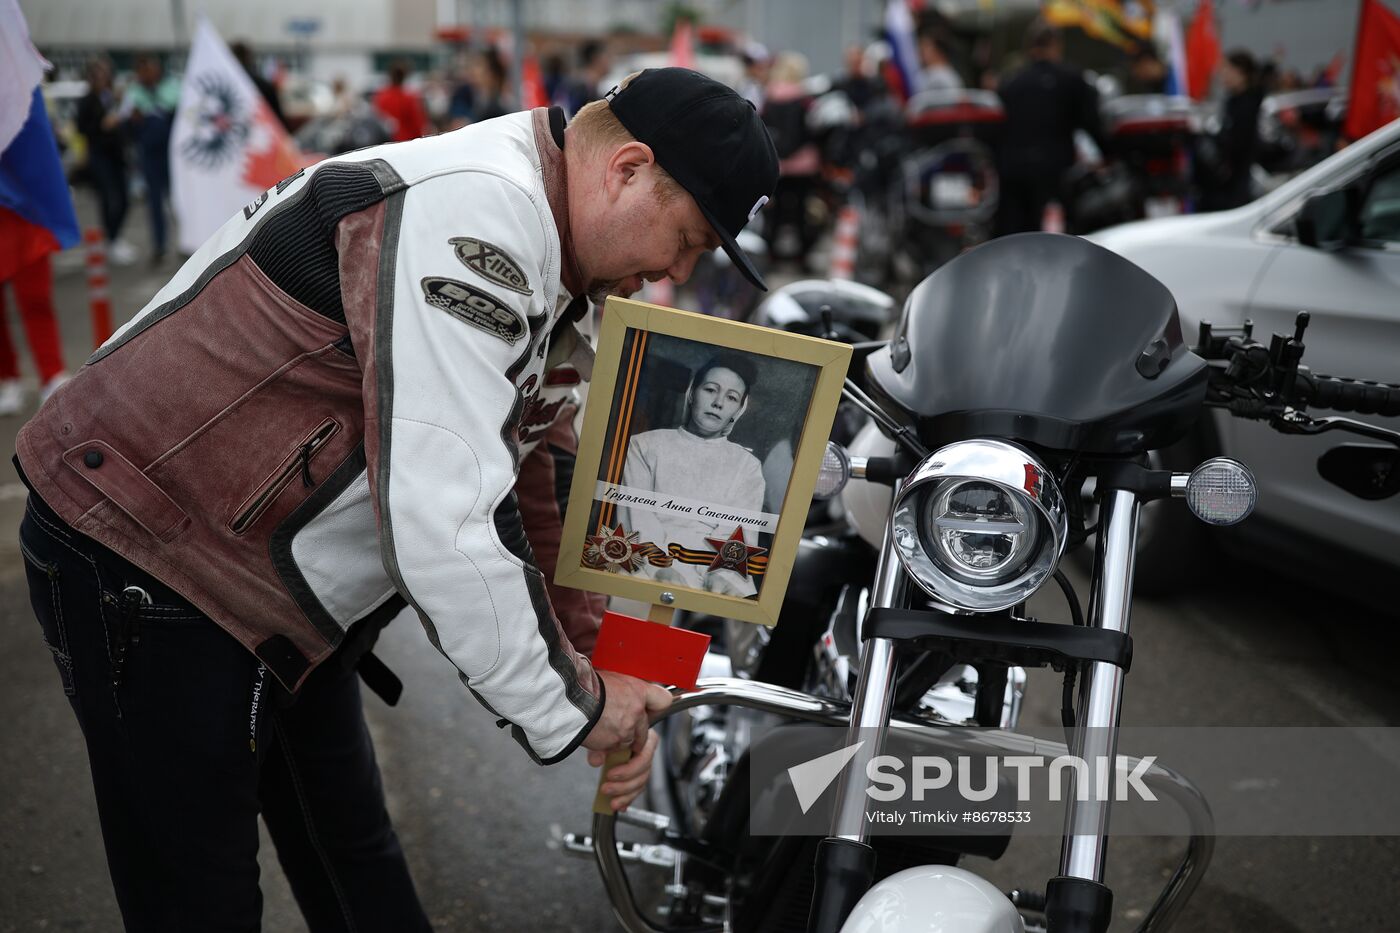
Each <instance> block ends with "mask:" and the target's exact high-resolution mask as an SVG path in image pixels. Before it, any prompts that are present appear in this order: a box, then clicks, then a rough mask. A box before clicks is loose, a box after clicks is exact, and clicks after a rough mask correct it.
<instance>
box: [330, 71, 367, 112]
mask: <svg viewBox="0 0 1400 933" xmlns="http://www.w3.org/2000/svg"><path fill="white" fill-rule="evenodd" d="M331 99H332V100H334V101H335V103H333V104H332V105H331V111H332V113H334V114H335V115H336V116H337V117H349V116H352V115H353V114H354V113H355V111H357V110H359V109H360V104H361V101H360V99H359V98H358V97H356V96H355V93H354V92H353V91H351V90H350V83H349V82H348V81H346V80H345V76H344V75H336V76H335V77H334V78H333V79H331Z"/></svg>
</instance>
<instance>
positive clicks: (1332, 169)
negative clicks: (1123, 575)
mask: <svg viewBox="0 0 1400 933" xmlns="http://www.w3.org/2000/svg"><path fill="white" fill-rule="evenodd" d="M1300 220H1301V223H1300ZM1089 239H1091V240H1093V241H1094V242H1097V243H1099V244H1100V245H1102V246H1105V247H1107V248H1109V249H1111V250H1113V251H1114V252H1116V253H1119V254H1120V255H1122V256H1124V257H1126V258H1127V259H1130V260H1132V261H1133V262H1135V263H1137V264H1138V265H1139V266H1141V267H1142V268H1144V269H1146V270H1147V271H1148V272H1150V273H1151V274H1152V275H1154V276H1155V277H1156V278H1157V279H1159V280H1160V281H1161V282H1162V283H1163V284H1165V285H1166V286H1167V287H1168V288H1169V289H1171V292H1172V294H1173V295H1174V296H1175V297H1176V302H1177V306H1178V309H1179V312H1180V314H1181V320H1182V329H1183V332H1184V335H1185V337H1186V340H1187V342H1188V344H1194V343H1195V340H1196V334H1197V330H1198V327H1199V324H1200V322H1202V321H1210V322H1212V323H1215V324H1239V323H1240V322H1242V321H1244V320H1245V319H1250V320H1252V321H1253V322H1254V338H1255V339H1256V340H1259V341H1261V342H1263V343H1265V344H1266V345H1267V343H1268V341H1269V336H1270V335H1271V334H1273V333H1275V332H1278V333H1287V334H1291V333H1292V332H1293V322H1294V318H1295V317H1296V315H1297V313H1298V312H1299V311H1309V312H1311V314H1312V323H1311V326H1310V328H1309V330H1308V332H1307V336H1306V338H1305V340H1304V343H1305V345H1306V347H1307V350H1306V352H1305V354H1304V356H1303V363H1304V364H1305V365H1307V366H1309V367H1311V368H1312V370H1313V371H1314V372H1318V373H1327V374H1331V375H1336V376H1348V377H1352V378H1357V379H1371V380H1377V381H1380V382H1389V383H1396V382H1400V120H1397V121H1395V122H1393V123H1391V124H1390V125H1388V126H1386V127H1383V128H1382V129H1380V130H1377V131H1376V132H1375V133H1372V134H1371V135H1370V136H1367V137H1366V138H1365V139H1363V140H1361V141H1360V142H1357V143H1355V144H1353V145H1352V146H1350V147H1348V148H1346V149H1344V150H1342V151H1341V152H1338V153H1336V154H1335V155H1333V156H1331V157H1330V158H1328V159H1326V160H1325V161H1323V162H1321V163H1319V164H1318V165H1316V166H1314V167H1313V168H1311V169H1309V170H1308V171H1306V172H1304V173H1303V174H1301V175H1299V176H1297V177H1296V178H1294V179H1292V180H1290V181H1288V182H1286V183H1285V184H1283V185H1281V186H1280V187H1279V188H1277V189H1276V190H1274V191H1272V192H1271V193H1269V194H1267V195H1265V196H1264V197H1262V198H1260V199H1259V200H1257V201H1255V202H1253V203H1251V204H1248V205H1246V206H1244V207H1241V208H1237V209H1235V210H1232V211H1224V212H1221V213H1216V214H1196V215H1187V216H1181V217H1171V218H1164V219H1159V220H1149V221H1142V222H1139V223H1131V224H1125V225H1123V226H1119V227H1114V228H1111V229H1108V230H1103V231H1100V232H1098V233H1095V234H1093V235H1091V236H1090V237H1089ZM1123 311H1124V313H1125V314H1129V313H1132V309H1131V308H1124V309H1123ZM1319 414H1325V413H1319ZM1213 415H1214V417H1212V418H1210V419H1204V420H1203V423H1202V425H1201V428H1200V429H1199V430H1198V432H1197V434H1196V435H1195V436H1193V437H1192V438H1191V439H1190V441H1189V442H1187V443H1186V444H1185V445H1183V448H1184V449H1180V450H1176V451H1174V452H1173V453H1172V454H1169V455H1168V457H1169V459H1170V458H1171V457H1175V458H1176V459H1177V460H1182V459H1189V458H1190V457H1200V456H1211V455H1214V454H1224V455H1226V456H1231V457H1236V458H1238V459H1239V460H1241V461H1243V462H1244V463H1246V464H1248V465H1249V467H1250V468H1251V469H1252V470H1253V471H1254V473H1255V476H1256V477H1257V479H1258V482H1259V505H1258V508H1257V509H1256V511H1255V514H1254V515H1253V516H1252V517H1251V518H1250V519H1249V520H1248V521H1246V522H1244V523H1243V524H1242V525H1240V526H1239V527H1238V529H1236V530H1232V531H1231V533H1228V534H1225V535H1222V538H1223V540H1224V541H1226V542H1227V543H1231V544H1244V543H1248V545H1249V547H1250V550H1251V551H1252V552H1253V553H1255V554H1259V553H1261V552H1259V551H1258V550H1257V546H1258V545H1260V544H1265V545H1270V546H1271V547H1270V550H1269V551H1268V553H1269V554H1271V555H1277V554H1278V548H1279V546H1281V547H1282V548H1284V549H1285V550H1287V551H1290V552H1292V553H1293V555H1294V556H1298V557H1301V558H1303V559H1304V560H1305V563H1303V564H1302V566H1305V567H1308V568H1310V569H1313V568H1315V570H1313V572H1314V573H1316V575H1317V577H1318V579H1319V582H1322V581H1324V580H1325V581H1326V582H1327V583H1328V584H1330V585H1331V586H1333V587H1335V588H1339V589H1345V590H1348V591H1350V592H1353V593H1355V594H1357V595H1360V596H1370V597H1374V596H1377V595H1379V593H1380V591H1381V589H1382V588H1388V589H1390V590H1391V593H1392V595H1393V593H1394V590H1393V583H1392V584H1384V583H1383V582H1382V581H1384V580H1386V579H1393V574H1394V572H1395V570H1396V569H1397V568H1400V497H1392V498H1391V499H1387V500H1381V501H1369V502H1368V501H1365V500H1362V499H1360V498H1357V497H1355V496H1352V495H1350V494H1348V493H1346V492H1344V491H1343V490H1341V489H1340V488H1338V487H1336V486H1333V485H1332V484H1330V483H1328V482H1327V481H1325V480H1323V479H1322V478H1321V477H1320V476H1319V475H1318V471H1317V460H1318V458H1319V457H1320V456H1321V455H1322V454H1324V453H1326V452H1327V451H1328V450H1330V449H1332V448H1334V447H1336V446H1338V445H1340V444H1344V443H1346V444H1355V443H1361V444H1366V443H1372V444H1373V443H1374V442H1370V441H1366V440H1365V439H1363V438H1360V437H1357V436H1356V435H1351V434H1345V433H1342V432H1330V433H1328V434H1324V435H1321V436H1318V437H1296V436H1286V435H1282V434H1279V433H1277V432H1275V431H1273V430H1272V429H1270V428H1269V427H1268V426H1266V425H1263V424H1259V423H1256V422H1251V421H1244V420H1241V419H1238V418H1231V417H1229V416H1228V415H1225V414H1223V413H1221V412H1215V413H1213ZM1360 418H1361V420H1365V421H1371V422H1373V423H1376V424H1380V425H1382V426H1384V427H1387V428H1389V429H1391V430H1397V429H1400V418H1388V419H1381V418H1375V417H1373V416H1360ZM1171 465H1172V466H1173V467H1180V466H1184V465H1185V464H1184V463H1171ZM1169 505H1170V504H1168V506H1169ZM1154 508H1156V509H1159V510H1162V511H1159V514H1158V515H1157V516H1155V518H1156V519H1157V521H1156V523H1155V525H1156V528H1155V529H1154V532H1160V535H1158V536H1157V541H1155V542H1153V544H1151V545H1149V546H1156V545H1158V544H1162V545H1165V544H1167V543H1170V544H1171V545H1172V548H1171V549H1172V550H1173V551H1175V552H1176V553H1177V554H1178V555H1180V554H1182V553H1186V552H1184V551H1181V550H1179V548H1181V547H1182V546H1183V545H1187V546H1189V545H1190V544H1192V543H1193V542H1189V541H1182V540H1181V535H1183V534H1189V533H1190V532H1189V531H1188V530H1187V529H1186V528H1185V526H1184V525H1183V524H1182V523H1179V522H1177V521H1175V520H1174V519H1171V518H1168V513H1167V512H1166V511H1165V510H1163V507H1162V506H1156V507H1154ZM1173 511H1184V510H1173ZM1232 550H1234V548H1232ZM1157 556H1159V557H1160V556H1161V555H1157ZM1176 560H1177V561H1179V560H1180V557H1179V556H1178V557H1177V558H1176ZM1156 563H1158V564H1160V563H1161V560H1157V561H1156ZM1145 565H1146V562H1143V564H1140V566H1145ZM1177 579H1178V581H1179V580H1180V577H1179V576H1178V578H1177ZM1145 588H1148V589H1151V588H1157V589H1160V588H1161V587H1154V586H1153V585H1152V583H1151V582H1147V583H1146V586H1145Z"/></svg>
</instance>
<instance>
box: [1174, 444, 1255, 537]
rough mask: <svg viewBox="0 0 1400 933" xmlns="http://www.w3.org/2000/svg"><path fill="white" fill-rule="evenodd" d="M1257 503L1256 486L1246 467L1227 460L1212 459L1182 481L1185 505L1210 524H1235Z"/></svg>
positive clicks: (1251, 510)
mask: <svg viewBox="0 0 1400 933" xmlns="http://www.w3.org/2000/svg"><path fill="white" fill-rule="evenodd" d="M1258 501H1259V487H1258V486H1257V485H1256V484H1255V482H1254V474H1253V473H1251V472H1250V471H1249V467H1247V466H1245V465H1244V464H1243V463H1240V462H1239V461H1238V460H1231V459H1230V458H1228V457H1215V458H1213V459H1210V460H1207V461H1206V462H1205V463H1202V464H1201V465H1200V466H1198V467H1196V469H1194V470H1192V471H1191V475H1190V477H1188V478H1187V480H1186V504H1187V506H1189V507H1190V509H1191V511H1192V513H1193V514H1194V515H1195V516H1196V517H1197V518H1199V519H1200V520H1201V521H1203V522H1206V523H1207V524H1210V525H1237V524H1239V523H1240V522H1242V521H1244V520H1245V519H1246V518H1248V517H1249V513H1250V512H1253V511H1254V505H1255V503H1256V502H1258Z"/></svg>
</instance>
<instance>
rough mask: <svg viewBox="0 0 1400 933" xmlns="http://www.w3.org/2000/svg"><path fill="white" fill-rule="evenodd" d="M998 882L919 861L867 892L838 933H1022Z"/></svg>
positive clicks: (1022, 930)
mask: <svg viewBox="0 0 1400 933" xmlns="http://www.w3.org/2000/svg"><path fill="white" fill-rule="evenodd" d="M1025 928H1026V927H1025V924H1024V923H1022V922H1021V915H1020V914H1018V913H1017V912H1016V908H1015V907H1013V906H1012V905H1011V901H1010V900H1008V899H1007V897H1006V895H1005V894H1003V893H1001V892H1000V891H998V890H997V889H996V886H995V885H993V884H992V883H991V882H989V881H986V880H985V879H983V878H979V877H978V876H977V875H974V874H973V873H972V872H970V871H964V870H963V869H961V868H952V867H950V866H947V865H920V866H919V867H918V868H906V869H905V870H904V871H901V872H896V873H895V874H893V875H890V876H889V877H888V878H886V879H885V880H884V881H881V882H880V883H879V884H877V885H875V887H873V888H871V889H870V890H869V891H867V892H866V893H865V896H864V897H862V898H861V899H860V901H859V903H857V904H856V906H855V910H853V911H851V916H850V917H849V918H847V920H846V923H845V925H843V926H842V927H841V933H1025Z"/></svg>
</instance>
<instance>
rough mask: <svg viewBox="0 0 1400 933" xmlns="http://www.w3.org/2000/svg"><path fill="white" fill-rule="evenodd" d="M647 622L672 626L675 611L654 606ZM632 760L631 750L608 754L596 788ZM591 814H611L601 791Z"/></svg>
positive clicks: (609, 801) (610, 808)
mask: <svg viewBox="0 0 1400 933" xmlns="http://www.w3.org/2000/svg"><path fill="white" fill-rule="evenodd" d="M647 621H648V622H656V623H658V624H659V625H672V624H674V623H675V621H676V610H674V609H672V608H671V607H670V606H663V605H659V604H658V605H654V606H652V607H651V611H649V612H648V613H647ZM631 760H632V749H631V748H618V749H614V750H613V751H610V752H608V759H607V761H605V762H603V767H602V769H601V770H600V771H599V772H598V786H599V787H602V786H603V783H604V782H605V781H607V779H608V772H609V771H610V770H612V769H613V768H615V767H617V766H618V765H620V764H626V763H627V762H629V761H631ZM593 812H594V813H602V814H610V813H612V812H613V808H612V798H611V797H609V796H607V795H606V794H604V793H603V792H602V791H601V790H600V791H598V793H597V794H595V795H594V797H593Z"/></svg>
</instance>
